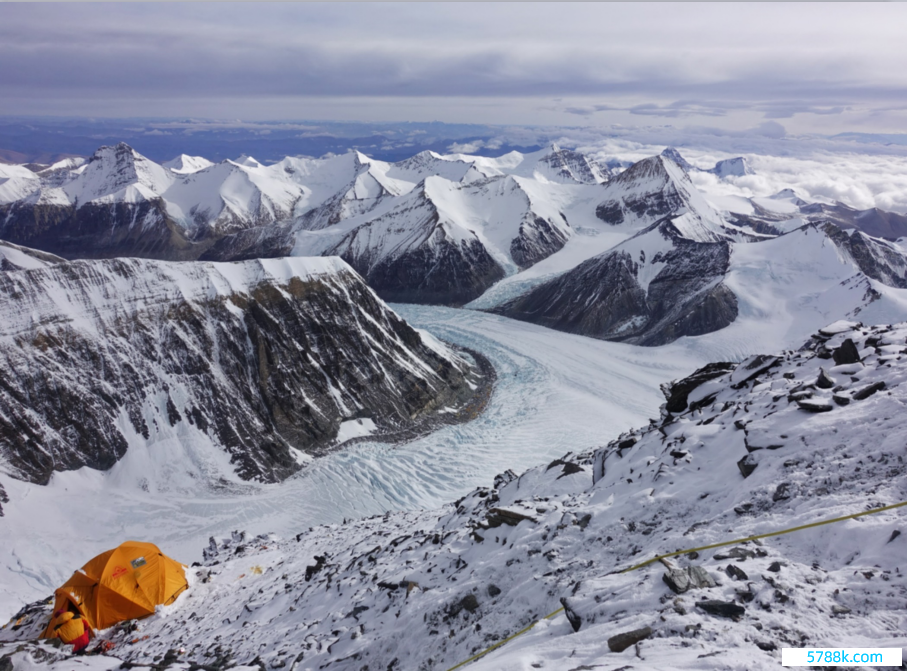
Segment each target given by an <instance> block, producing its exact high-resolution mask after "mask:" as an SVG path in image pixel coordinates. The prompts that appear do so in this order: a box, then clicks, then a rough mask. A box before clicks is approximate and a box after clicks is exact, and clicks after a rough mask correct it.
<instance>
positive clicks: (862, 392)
mask: <svg viewBox="0 0 907 671" xmlns="http://www.w3.org/2000/svg"><path fill="white" fill-rule="evenodd" d="M884 389H885V381H884V380H879V381H878V382H873V383H872V384H868V385H866V386H865V387H860V388H859V389H857V390H856V391H855V392H853V393H852V394H851V395H850V396H851V398H853V400H855V401H862V400H864V399H867V398H869V397H870V396H872V395H873V394H875V393H876V392H877V391H882V390H884Z"/></svg>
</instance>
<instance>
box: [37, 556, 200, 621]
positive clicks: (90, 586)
mask: <svg viewBox="0 0 907 671" xmlns="http://www.w3.org/2000/svg"><path fill="white" fill-rule="evenodd" d="M185 569H186V567H185V566H183V565H182V564H180V563H179V562H178V561H174V560H173V559H170V557H167V556H166V555H164V553H162V552H161V551H160V550H159V549H158V547H157V546H156V545H152V544H151V543H141V542H139V541H126V542H125V543H123V544H122V545H120V546H119V547H117V548H114V549H113V550H108V551H107V552H104V553H102V554H99V555H98V556H97V557H95V558H94V559H92V560H91V561H89V562H88V563H87V564H85V566H83V567H82V568H81V570H79V571H76V572H75V573H73V574H72V577H71V578H70V579H69V580H67V581H66V582H65V583H64V584H63V585H62V586H61V587H60V588H59V589H57V591H56V592H54V597H55V598H54V613H56V612H57V611H58V610H60V609H61V608H63V609H66V608H68V607H69V605H70V604H72V605H74V606H75V607H76V608H77V609H78V610H79V612H80V613H81V614H82V615H83V616H84V617H85V618H86V619H87V620H88V622H89V624H91V626H92V628H94V629H106V628H107V627H110V626H111V625H114V624H116V623H117V622H122V621H123V620H132V619H135V618H140V617H146V616H148V615H152V614H153V613H154V608H155V606H157V605H159V604H164V605H167V604H171V603H173V602H174V601H175V600H176V597H177V596H179V595H180V594H181V593H182V592H183V590H185V589H186V588H187V587H188V586H189V585H188V583H187V582H186V571H185ZM51 622H53V618H51ZM52 636H53V632H52V631H51V626H50V624H48V626H47V628H46V629H45V630H44V638H51V637H52Z"/></svg>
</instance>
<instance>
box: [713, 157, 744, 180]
mask: <svg viewBox="0 0 907 671" xmlns="http://www.w3.org/2000/svg"><path fill="white" fill-rule="evenodd" d="M709 172H711V173H713V174H715V175H718V176H719V177H743V176H745V175H752V174H753V169H752V168H750V166H749V164H748V163H747V162H746V158H744V157H743V156H737V157H735V158H726V159H724V160H723V161H718V163H716V164H715V167H714V168H712V169H711V170H709Z"/></svg>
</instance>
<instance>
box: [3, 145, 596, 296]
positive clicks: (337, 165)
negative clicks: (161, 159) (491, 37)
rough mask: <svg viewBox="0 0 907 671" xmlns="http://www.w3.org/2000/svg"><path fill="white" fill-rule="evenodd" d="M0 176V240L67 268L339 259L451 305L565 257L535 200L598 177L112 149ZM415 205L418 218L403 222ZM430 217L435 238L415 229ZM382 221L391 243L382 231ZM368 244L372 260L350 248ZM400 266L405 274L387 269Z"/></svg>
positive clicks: (556, 168) (464, 163)
mask: <svg viewBox="0 0 907 671" xmlns="http://www.w3.org/2000/svg"><path fill="white" fill-rule="evenodd" d="M0 170H2V171H3V172H2V175H3V178H4V179H3V181H2V182H0V210H2V211H0V217H2V218H0V237H2V238H5V239H9V240H10V241H12V242H13V243H16V244H23V245H30V246H33V247H37V248H40V249H43V250H46V251H49V252H52V253H56V254H60V255H62V256H65V257H67V258H85V257H89V258H91V257H110V256H141V257H152V258H160V259H165V260H170V259H175V260H191V259H198V258H201V259H205V260H214V261H229V260H242V259H250V258H260V257H274V256H282V255H286V254H289V253H291V252H292V253H295V254H300V255H309V254H313V253H315V254H334V253H338V251H335V250H343V251H344V253H345V258H346V259H347V260H348V261H350V262H351V263H353V265H354V266H355V267H356V268H357V269H358V270H360V271H362V272H365V273H366V274H369V273H370V272H372V271H373V269H374V268H376V267H377V266H379V265H380V269H379V270H377V271H374V272H373V274H374V275H375V277H378V276H386V275H387V274H388V273H390V274H391V275H393V276H394V278H393V279H392V280H388V281H385V282H380V281H376V282H374V283H373V286H375V287H376V288H377V289H378V290H379V292H382V295H385V296H387V297H394V298H395V299H397V300H403V299H405V300H411V301H417V302H436V301H441V302H445V301H446V302H454V303H462V302H466V301H468V300H471V299H473V298H475V297H477V296H478V295H480V294H481V293H482V292H483V291H484V290H485V289H487V288H488V286H490V284H491V283H493V282H494V281H495V280H497V279H499V278H500V277H503V276H504V275H506V274H508V273H514V272H517V271H518V270H519V269H520V268H525V267H528V266H530V265H532V264H534V263H536V262H537V261H539V260H541V259H543V258H545V257H547V256H549V255H550V254H552V253H554V252H556V251H557V250H559V249H560V248H561V247H563V244H564V242H565V241H566V240H567V238H568V237H569V236H570V235H571V229H570V226H569V225H568V223H567V221H566V219H565V218H564V216H563V214H562V213H561V212H560V211H559V210H558V205H557V203H558V202H559V201H558V198H554V199H552V198H551V197H549V194H548V193H547V192H546V189H551V188H566V187H568V186H570V185H572V186H574V187H584V186H587V185H595V184H598V183H599V182H601V181H603V180H604V179H605V178H606V176H607V170H606V169H604V168H602V167H601V166H600V165H598V164H597V163H595V161H592V160H591V159H589V158H588V157H585V156H584V155H582V154H579V153H577V152H572V151H569V150H564V149H560V148H559V147H556V146H552V147H549V148H548V149H546V150H541V151H539V152H535V153H534V154H527V155H523V154H519V153H517V152H513V153H511V154H507V155H505V156H503V157H500V158H498V159H486V158H482V157H469V156H459V155H454V156H442V155H440V154H437V153H434V152H423V153H421V154H418V155H416V156H414V157H412V158H410V159H407V160H405V161H400V162H398V163H393V164H391V163H386V162H382V161H376V160H373V159H371V158H369V157H367V156H365V155H364V154H362V153H360V152H350V153H348V154H344V155H340V156H327V157H325V158H321V159H308V158H292V157H288V158H285V159H284V160H282V161H280V162H278V163H276V164H273V165H268V166H265V165H263V164H261V163H259V162H258V161H256V160H255V159H253V158H252V157H248V156H243V157H240V158H239V159H237V160H235V161H223V162H221V163H218V164H212V163H210V162H208V161H206V160H204V159H202V158H199V157H191V156H179V157H177V158H176V159H174V160H173V161H169V162H167V163H166V165H164V166H159V165H157V164H155V163H153V162H151V161H149V160H148V159H147V158H145V157H143V156H141V155H140V154H138V153H137V152H135V151H134V150H133V149H131V148H130V147H128V146H127V145H125V144H120V145H117V146H116V147H103V148H101V149H99V150H98V151H97V152H96V153H95V155H94V156H92V157H91V158H90V159H89V160H88V161H87V162H85V163H84V164H76V163H75V162H73V163H72V165H70V166H66V165H58V166H54V167H53V170H51V169H48V170H45V171H42V172H40V173H37V174H36V173H34V172H32V171H31V170H28V169H27V168H25V167H22V166H6V167H4V168H2V169H0ZM414 193H416V194H421V195H411V194H414ZM436 200H437V201H439V202H437V203H436V202H434V201H436ZM561 200H562V198H561ZM414 201H418V202H419V203H421V205H420V207H422V206H424V207H425V208H426V209H427V211H428V213H427V214H426V216H422V214H423V213H414V214H411V215H406V214H405V213H406V212H409V211H410V210H412V209H413V207H414V206H413V202H414ZM440 201H444V202H440ZM416 209H418V208H416ZM435 210H438V214H437V216H438V218H439V221H440V220H443V227H446V228H445V229H444V232H443V233H438V234H433V233H432V230H428V229H427V228H426V224H425V222H426V221H427V220H428V219H432V218H433V217H434V216H435V213H434V211H435ZM391 219H394V220H396V223H395V224H394V226H393V227H392V228H393V231H394V233H393V235H391V234H390V233H389V232H388V231H384V230H383V229H384V225H385V224H386V222H388V221H390V220H391ZM322 231H323V232H324V234H323V235H320V234H319V233H320V232H322ZM375 231H382V232H381V233H375ZM398 235H402V236H403V238H405V239H406V241H407V244H405V245H404V246H403V247H400V246H399V245H397V244H396V243H395V242H394V240H395V239H396V237H397V236H398ZM433 235H434V237H433ZM354 239H356V240H357V241H358V242H357V243H354V242H353V240H354ZM366 239H367V240H368V241H369V242H370V243H371V244H373V245H375V247H374V248H372V249H368V250H364V249H362V248H361V241H362V240H366ZM452 240H453V241H455V242H454V243H453V247H450V246H448V243H450V241H452ZM464 241H465V246H464V245H463V244H460V243H462V242H464ZM439 244H440V246H441V248H442V251H438V248H437V245H439ZM423 245H424V246H423ZM412 259H416V263H415V265H412V264H410V261H411V260H412ZM439 260H440V261H441V263H442V266H443V267H440V266H438V264H437V263H436V261H439ZM420 264H421V265H420ZM401 265H403V266H406V272H405V273H402V274H400V273H397V271H396V270H394V268H390V269H388V267H389V266H394V267H398V266H401ZM420 268H421V270H420ZM441 274H443V275H445V277H443V278H442V277H440V275H441ZM372 279H373V277H372V276H370V277H369V280H370V281H371V280H372Z"/></svg>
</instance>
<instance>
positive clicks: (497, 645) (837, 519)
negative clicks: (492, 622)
mask: <svg viewBox="0 0 907 671" xmlns="http://www.w3.org/2000/svg"><path fill="white" fill-rule="evenodd" d="M903 506H907V501H901V502H900V503H895V504H894V505H890V506H884V507H883V508H873V509H872V510H864V511H863V512H862V513H854V514H853V515H845V516H844V517H835V518H833V519H830V520H822V521H821V522H813V523H812V524H803V525H801V526H799V527H791V528H790V529H782V530H781V531H772V532H770V533H767V534H757V535H755V536H747V537H746V538H737V539H735V540H732V541H722V542H721V543H712V544H711V545H703V546H702V547H698V548H690V549H688V550H677V552H669V553H668V554H664V555H658V556H656V557H652V559H648V560H646V561H644V562H641V563H639V564H635V565H634V566H631V567H630V568H625V569H624V570H622V571H617V572H616V573H618V574H619V573H629V572H630V571H635V570H636V569H640V568H643V567H644V566H648V565H649V564H653V563H655V562H657V561H660V560H662V559H667V558H669V557H676V556H677V555H683V554H687V553H688V552H698V551H700V550H712V549H714V548H720V547H724V546H726V545H734V544H735V543H745V542H747V541H754V540H757V539H759V538H769V537H771V536H783V535H784V534H789V533H792V532H794V531H803V530H804V529H811V528H813V527H821V526H823V525H825V524H834V523H835V522H843V521H844V520H852V519H855V518H857V517H863V516H864V515H875V514H876V513H883V512H885V511H886V510H894V509H895V508H901V507H903ZM563 611H564V609H563V607H561V608H558V609H557V610H556V611H554V612H552V613H549V614H548V615H546V616H545V617H543V618H541V619H539V620H536V621H535V622H533V623H532V624H530V625H529V626H528V627H525V628H523V629H520V630H519V631H518V632H517V633H515V634H512V635H510V636H508V637H507V638H505V639H504V640H502V641H498V642H497V643H495V644H494V645H492V646H491V647H490V648H486V649H485V650H483V651H482V652H480V653H478V654H475V655H473V656H472V657H470V658H469V659H467V660H465V661H462V662H460V663H459V664H457V665H456V666H452V667H450V668H449V669H447V671H454V670H455V669H459V668H460V667H462V666H466V665H467V664H469V663H470V662H474V661H475V660H477V659H479V658H480V657H484V656H485V655H487V654H488V653H489V652H491V651H492V650H497V649H498V648H500V647H501V646H502V645H504V644H505V643H507V642H509V641H512V640H513V639H515V638H516V637H517V636H522V635H523V634H525V633H526V632H527V631H529V630H530V629H532V628H533V627H534V626H535V625H537V624H538V623H539V622H541V621H542V620H547V619H549V618H552V617H554V616H555V615H558V614H559V613H562V612H563Z"/></svg>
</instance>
